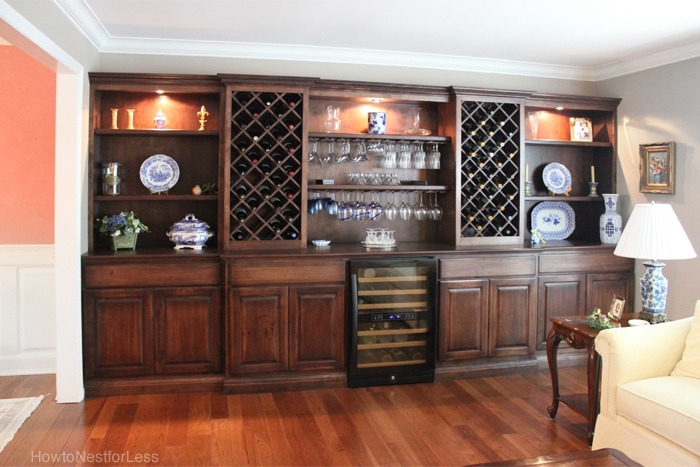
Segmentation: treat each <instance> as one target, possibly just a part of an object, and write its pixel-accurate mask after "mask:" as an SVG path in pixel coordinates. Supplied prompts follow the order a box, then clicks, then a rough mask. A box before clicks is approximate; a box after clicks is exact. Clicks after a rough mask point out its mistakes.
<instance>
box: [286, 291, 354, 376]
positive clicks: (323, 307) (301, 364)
mask: <svg viewBox="0 0 700 467" xmlns="http://www.w3.org/2000/svg"><path fill="white" fill-rule="evenodd" d="M289 317H290V318H289V319H290V329H289V338H290V341H289V344H290V354H289V360H290V362H289V366H290V369H292V370H322V369H323V370H333V369H342V368H344V366H345V287H344V286H342V285H322V286H308V287H292V288H291V290H290V310H289Z"/></svg>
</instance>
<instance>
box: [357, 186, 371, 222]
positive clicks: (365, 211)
mask: <svg viewBox="0 0 700 467" xmlns="http://www.w3.org/2000/svg"><path fill="white" fill-rule="evenodd" d="M353 211H354V216H353V217H354V218H355V220H358V221H363V220H365V219H367V217H368V216H369V207H368V206H367V204H366V203H365V194H364V193H363V192H358V193H357V200H356V201H355V205H354V206H353Z"/></svg>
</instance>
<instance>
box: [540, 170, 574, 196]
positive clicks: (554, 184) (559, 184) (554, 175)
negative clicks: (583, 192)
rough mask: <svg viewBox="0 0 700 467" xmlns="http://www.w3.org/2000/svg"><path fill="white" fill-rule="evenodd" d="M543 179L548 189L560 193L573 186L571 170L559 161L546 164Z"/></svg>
mask: <svg viewBox="0 0 700 467" xmlns="http://www.w3.org/2000/svg"><path fill="white" fill-rule="evenodd" d="M542 179H543V181H544V185H545V186H546V187H547V189H548V190H549V191H551V192H552V193H555V194H558V195H560V194H562V193H566V192H567V191H569V188H571V172H569V169H567V168H566V167H565V166H563V165H562V164H560V163H559V162H552V163H551V164H547V165H545V166H544V170H543V171H542Z"/></svg>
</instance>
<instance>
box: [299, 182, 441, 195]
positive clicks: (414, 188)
mask: <svg viewBox="0 0 700 467" xmlns="http://www.w3.org/2000/svg"><path fill="white" fill-rule="evenodd" d="M308 190H309V191H424V192H425V191H431V192H432V191H437V192H440V193H447V192H448V191H449V188H448V187H447V186H446V185H316V184H309V185H308Z"/></svg>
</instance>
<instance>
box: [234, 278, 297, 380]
mask: <svg viewBox="0 0 700 467" xmlns="http://www.w3.org/2000/svg"><path fill="white" fill-rule="evenodd" d="M230 294H231V296H230V298H231V300H230V303H231V309H230V310H229V313H230V316H229V339H230V341H229V344H230V345H229V363H230V372H231V374H244V373H259V372H272V371H285V370H287V368H288V366H289V358H288V348H289V344H288V342H289V339H288V335H289V330H288V327H287V326H288V325H287V320H288V314H289V311H288V310H289V307H288V294H289V292H288V289H287V287H237V288H232V289H231V290H230Z"/></svg>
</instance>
